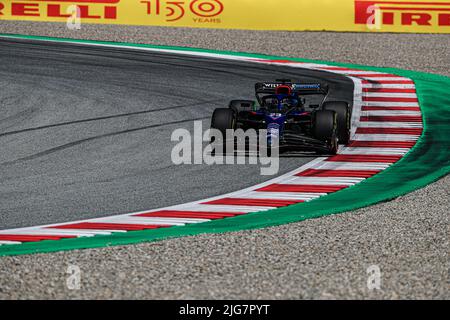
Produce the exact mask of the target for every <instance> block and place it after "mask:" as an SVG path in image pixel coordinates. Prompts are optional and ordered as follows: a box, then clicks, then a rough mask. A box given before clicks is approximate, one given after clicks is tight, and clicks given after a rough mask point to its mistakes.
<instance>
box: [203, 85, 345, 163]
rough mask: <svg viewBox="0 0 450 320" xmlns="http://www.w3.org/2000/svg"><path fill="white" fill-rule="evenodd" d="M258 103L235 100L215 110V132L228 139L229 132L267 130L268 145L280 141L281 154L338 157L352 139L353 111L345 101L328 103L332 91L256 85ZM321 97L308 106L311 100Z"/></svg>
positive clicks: (293, 86) (316, 86) (213, 124)
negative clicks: (303, 153) (305, 152)
mask: <svg viewBox="0 0 450 320" xmlns="http://www.w3.org/2000/svg"><path fill="white" fill-rule="evenodd" d="M255 92H256V100H257V101H251V100H232V101H231V102H230V105H229V107H228V108H218V109H216V110H214V113H213V116H212V121H211V128H214V129H218V130H220V131H221V132H222V134H223V135H224V136H225V132H226V130H227V129H233V130H236V129H239V128H241V129H243V130H247V129H250V128H253V129H256V130H257V131H258V129H266V130H267V143H268V146H269V147H270V145H271V143H272V140H273V139H274V138H275V137H276V138H278V139H279V140H278V141H279V147H280V151H315V152H317V153H320V154H336V152H337V148H338V144H347V143H348V141H349V138H350V119H351V111H350V108H349V104H348V103H347V102H345V101H326V100H327V97H328V92H329V90H328V87H327V86H326V85H325V86H324V85H321V84H302V83H292V82H291V81H290V80H284V79H283V80H276V82H261V83H256V84H255ZM313 95H314V96H320V97H321V100H320V102H319V103H318V104H311V103H309V104H307V103H306V101H307V100H310V99H308V96H313Z"/></svg>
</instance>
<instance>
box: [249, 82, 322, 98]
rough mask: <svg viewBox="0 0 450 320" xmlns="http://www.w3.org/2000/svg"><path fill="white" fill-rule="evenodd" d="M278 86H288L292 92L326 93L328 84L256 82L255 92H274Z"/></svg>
mask: <svg viewBox="0 0 450 320" xmlns="http://www.w3.org/2000/svg"><path fill="white" fill-rule="evenodd" d="M280 86H287V87H290V88H291V90H292V92H293V93H298V94H300V95H302V94H324V95H326V94H327V93H328V86H327V85H322V84H320V83H292V82H285V81H284V80H280V81H278V82H258V83H256V84H255V91H256V94H275V93H276V89H277V88H278V87H280Z"/></svg>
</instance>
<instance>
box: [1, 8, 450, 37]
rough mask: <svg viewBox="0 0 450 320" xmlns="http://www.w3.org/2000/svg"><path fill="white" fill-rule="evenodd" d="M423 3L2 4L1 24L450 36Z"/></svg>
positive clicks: (438, 12) (449, 28) (449, 12)
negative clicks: (121, 25)
mask: <svg viewBox="0 0 450 320" xmlns="http://www.w3.org/2000/svg"><path fill="white" fill-rule="evenodd" d="M448 1H450V0H447V1H439V0H434V1H425V0H420V1H416V0H393V1H388V0H75V1H74V0H0V20H26V21H59V22H65V23H67V24H68V26H70V25H72V26H73V25H75V26H76V25H77V24H81V25H82V24H83V23H102V24H125V25H145V26H174V27H194V28H223V29H225V28H226V29H253V30H297V31H300V30H313V31H319V30H320V31H321V30H329V31H358V32H411V33H450V2H448Z"/></svg>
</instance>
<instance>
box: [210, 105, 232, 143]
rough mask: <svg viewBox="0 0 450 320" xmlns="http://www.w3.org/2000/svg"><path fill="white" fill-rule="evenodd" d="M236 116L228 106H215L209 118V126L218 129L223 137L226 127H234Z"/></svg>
mask: <svg viewBox="0 0 450 320" xmlns="http://www.w3.org/2000/svg"><path fill="white" fill-rule="evenodd" d="M235 126H236V117H235V115H234V112H233V110H231V109H228V108H217V109H216V110H214V112H213V115H212V119H211V128H212V129H217V130H219V131H220V132H221V133H222V135H223V138H225V137H226V130H227V129H235Z"/></svg>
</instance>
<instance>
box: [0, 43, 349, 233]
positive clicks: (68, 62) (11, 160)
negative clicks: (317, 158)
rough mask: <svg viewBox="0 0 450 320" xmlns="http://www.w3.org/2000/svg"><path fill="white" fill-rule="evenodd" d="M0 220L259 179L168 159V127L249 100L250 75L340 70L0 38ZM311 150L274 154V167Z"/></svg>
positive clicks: (324, 77) (182, 195) (168, 200)
mask: <svg viewBox="0 0 450 320" xmlns="http://www.w3.org/2000/svg"><path fill="white" fill-rule="evenodd" d="M0 61H1V63H0V87H1V90H0V110H1V113H0V148H1V152H0V176H1V177H2V181H1V184H0V197H1V199H2V201H1V202H0V229H9V228H14V227H25V226H33V225H39V224H50V223H57V222H65V221H73V220H78V219H87V218H95V217H102V216H108V215H112V214H119V213H127V212H134V211H141V210H148V209H153V208H158V207H162V206H168V205H174V204H179V203H184V202H188V201H194V200H198V199H201V198H206V197H210V196H215V195H219V194H223V193H227V192H231V191H235V190H239V189H242V188H245V187H248V186H251V185H254V184H257V183H259V182H262V181H264V180H268V179H270V178H273V177H270V176H261V175H260V174H259V173H260V167H259V166H255V165H245V166H244V165H216V166H207V165H181V166H176V165H174V164H173V163H172V161H171V151H172V147H173V146H174V145H175V143H174V142H171V140H170V139H171V134H172V132H173V130H175V129H178V128H187V129H190V130H191V131H192V128H193V121H195V120H202V121H203V126H204V128H205V129H206V128H207V127H209V123H210V116H211V114H212V111H213V109H214V108H217V107H224V106H227V104H228V101H229V100H231V99H234V98H245V99H248V98H250V99H251V98H253V93H254V91H253V86H254V83H255V82H257V81H267V80H275V79H277V78H291V79H292V80H294V81H304V82H317V81H319V82H322V83H323V82H324V81H326V82H327V83H328V84H329V86H330V90H331V94H330V96H329V99H338V100H347V101H352V97H353V83H352V82H351V81H350V80H349V79H347V78H346V77H343V76H340V75H336V74H331V73H326V72H321V71H311V70H305V69H298V68H297V69H292V68H287V67H286V68H283V67H280V66H276V67H275V66H267V65H259V64H252V63H245V62H236V61H224V60H216V59H211V58H197V57H187V56H182V55H175V54H170V55H168V54H161V53H149V52H137V51H132V50H127V49H111V48H100V47H95V48H93V47H86V46H82V45H70V44H62V43H58V44H55V43H44V42H36V41H22V40H20V41H19V40H17V41H16V40H0ZM311 159H312V158H311V157H310V156H297V157H283V158H281V163H280V172H279V174H282V173H285V172H288V171H290V170H292V169H295V168H297V167H300V166H301V165H302V164H303V163H306V162H308V161H310V160H311Z"/></svg>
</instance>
